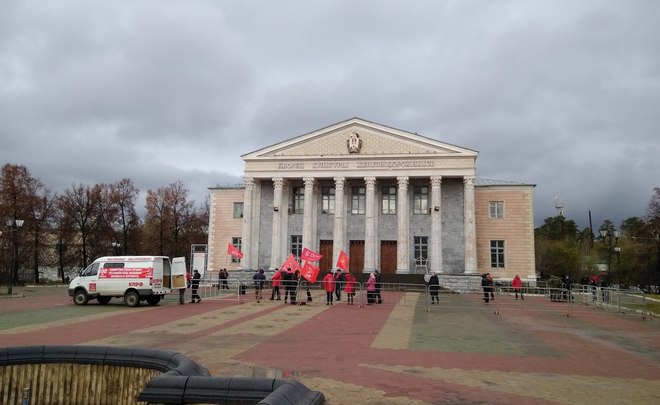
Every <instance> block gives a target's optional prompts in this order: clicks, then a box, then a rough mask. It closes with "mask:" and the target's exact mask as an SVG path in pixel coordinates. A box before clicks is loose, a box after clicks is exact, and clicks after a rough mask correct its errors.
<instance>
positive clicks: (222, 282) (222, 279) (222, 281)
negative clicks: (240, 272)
mask: <svg viewBox="0 0 660 405" xmlns="http://www.w3.org/2000/svg"><path fill="white" fill-rule="evenodd" d="M228 278H229V273H228V272H227V269H220V271H218V290H219V289H223V290H228V289H229V285H228V284H227V279H228Z"/></svg>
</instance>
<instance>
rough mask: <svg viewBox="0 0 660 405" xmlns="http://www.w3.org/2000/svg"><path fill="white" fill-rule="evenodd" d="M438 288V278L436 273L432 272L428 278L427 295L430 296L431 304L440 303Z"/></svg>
mask: <svg viewBox="0 0 660 405" xmlns="http://www.w3.org/2000/svg"><path fill="white" fill-rule="evenodd" d="M438 290H440V279H439V278H438V275H437V274H435V272H433V273H432V274H431V277H430V278H429V295H430V296H431V304H436V303H438V304H439V303H440V299H439V298H438Z"/></svg>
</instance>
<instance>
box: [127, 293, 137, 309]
mask: <svg viewBox="0 0 660 405" xmlns="http://www.w3.org/2000/svg"><path fill="white" fill-rule="evenodd" d="M124 303H125V304H126V305H127V306H129V307H137V306H138V305H140V294H138V293H137V292H135V291H129V292H127V293H126V295H125V296H124Z"/></svg>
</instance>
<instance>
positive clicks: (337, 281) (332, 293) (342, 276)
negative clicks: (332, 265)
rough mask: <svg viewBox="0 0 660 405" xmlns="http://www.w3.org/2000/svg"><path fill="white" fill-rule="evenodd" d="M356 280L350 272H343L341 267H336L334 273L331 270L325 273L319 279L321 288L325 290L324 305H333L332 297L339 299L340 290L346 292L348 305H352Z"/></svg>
mask: <svg viewBox="0 0 660 405" xmlns="http://www.w3.org/2000/svg"><path fill="white" fill-rule="evenodd" d="M356 283H357V280H356V279H355V276H354V275H352V274H351V273H348V272H346V273H344V272H343V271H342V270H341V269H337V270H336V271H335V272H334V274H333V273H332V271H329V272H327V273H326V275H325V276H324V277H323V280H321V284H322V285H323V290H324V291H325V305H333V299H334V300H336V301H341V292H342V291H344V292H345V293H346V297H347V301H348V305H353V299H354V297H355V284H356Z"/></svg>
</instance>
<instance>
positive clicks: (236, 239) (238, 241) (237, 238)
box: [231, 236, 243, 263]
mask: <svg viewBox="0 0 660 405" xmlns="http://www.w3.org/2000/svg"><path fill="white" fill-rule="evenodd" d="M242 242H243V238H241V237H240V236H234V237H232V238H231V244H232V245H234V246H236V249H238V250H240V251H241V252H242V251H243V249H242V247H243V246H242ZM231 262H232V263H240V262H241V259H239V258H238V257H234V256H232V257H231Z"/></svg>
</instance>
